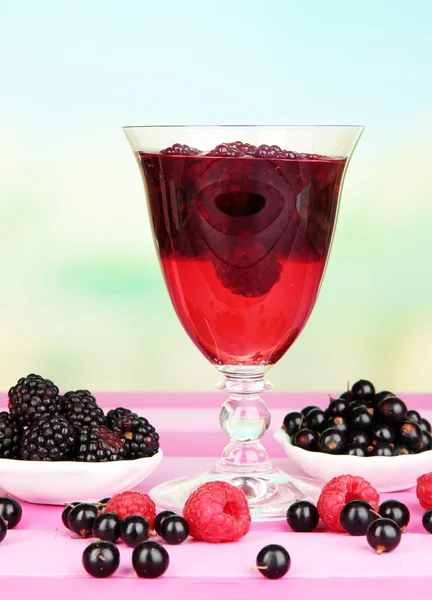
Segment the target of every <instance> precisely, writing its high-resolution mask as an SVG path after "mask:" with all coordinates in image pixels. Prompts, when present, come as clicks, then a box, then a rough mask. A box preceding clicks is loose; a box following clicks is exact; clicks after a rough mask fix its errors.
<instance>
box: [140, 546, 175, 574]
mask: <svg viewBox="0 0 432 600" xmlns="http://www.w3.org/2000/svg"><path fill="white" fill-rule="evenodd" d="M132 565H133V568H134V569H135V573H136V574H137V575H138V577H144V578H145V579H155V578H156V577H160V576H161V575H163V574H164V573H165V571H166V570H167V569H168V566H169V556H168V552H167V551H166V550H165V548H164V547H163V546H161V545H160V544H158V543H157V542H142V543H141V544H139V545H138V546H137V547H136V548H134V551H133V553H132Z"/></svg>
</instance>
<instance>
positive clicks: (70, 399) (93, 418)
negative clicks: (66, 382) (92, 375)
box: [63, 390, 106, 430]
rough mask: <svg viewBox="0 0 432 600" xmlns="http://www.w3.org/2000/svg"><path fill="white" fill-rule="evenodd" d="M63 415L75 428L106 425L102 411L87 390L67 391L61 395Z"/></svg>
mask: <svg viewBox="0 0 432 600" xmlns="http://www.w3.org/2000/svg"><path fill="white" fill-rule="evenodd" d="M63 415H64V416H65V418H66V419H67V420H68V421H69V423H70V424H71V425H73V426H74V427H75V429H78V430H80V429H81V428H82V427H97V426H100V425H106V418H105V415H104V412H103V410H102V409H101V408H99V406H98V405H97V404H96V398H95V397H94V396H92V394H90V392H89V391H88V390H78V391H77V392H67V393H66V394H65V395H64V397H63Z"/></svg>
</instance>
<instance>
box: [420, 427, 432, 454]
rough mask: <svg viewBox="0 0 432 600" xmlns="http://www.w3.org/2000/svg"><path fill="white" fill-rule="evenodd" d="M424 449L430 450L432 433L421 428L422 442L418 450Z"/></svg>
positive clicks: (422, 450) (424, 450) (431, 447)
mask: <svg viewBox="0 0 432 600" xmlns="http://www.w3.org/2000/svg"><path fill="white" fill-rule="evenodd" d="M426 450H432V435H431V434H430V433H429V431H423V430H422V444H421V448H420V450H419V452H426Z"/></svg>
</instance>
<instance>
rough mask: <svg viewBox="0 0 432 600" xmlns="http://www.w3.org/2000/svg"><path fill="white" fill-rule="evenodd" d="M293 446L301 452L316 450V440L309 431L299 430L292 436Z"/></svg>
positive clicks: (313, 434)
mask: <svg viewBox="0 0 432 600" xmlns="http://www.w3.org/2000/svg"><path fill="white" fill-rule="evenodd" d="M292 443H293V446H297V448H303V450H316V446H317V438H316V435H315V433H314V432H313V431H312V430H311V429H300V431H297V433H296V434H295V436H294V439H293V442H292Z"/></svg>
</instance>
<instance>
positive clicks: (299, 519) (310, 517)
mask: <svg viewBox="0 0 432 600" xmlns="http://www.w3.org/2000/svg"><path fill="white" fill-rule="evenodd" d="M287 521H288V525H289V526H290V527H291V529H292V530H293V531H302V532H306V531H313V530H314V529H315V528H316V526H317V525H318V522H319V514H318V509H317V507H316V506H315V505H314V504H312V502H308V501H307V500H298V501H297V502H294V504H291V506H290V507H289V509H288V511H287Z"/></svg>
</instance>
